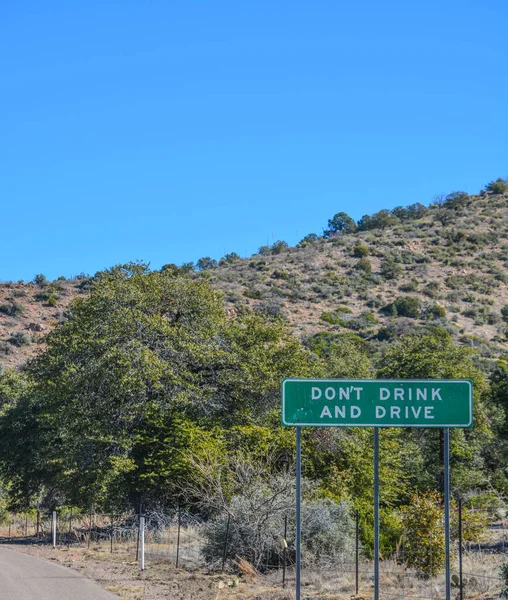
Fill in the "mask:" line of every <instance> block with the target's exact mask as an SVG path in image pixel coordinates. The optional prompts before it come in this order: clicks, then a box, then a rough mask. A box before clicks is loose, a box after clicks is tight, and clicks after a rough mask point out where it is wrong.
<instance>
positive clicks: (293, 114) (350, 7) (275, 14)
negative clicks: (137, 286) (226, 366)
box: [0, 0, 508, 280]
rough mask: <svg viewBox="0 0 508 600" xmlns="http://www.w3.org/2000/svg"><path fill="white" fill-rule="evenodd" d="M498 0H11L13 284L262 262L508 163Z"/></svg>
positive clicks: (4, 109) (3, 170)
mask: <svg viewBox="0 0 508 600" xmlns="http://www.w3.org/2000/svg"><path fill="white" fill-rule="evenodd" d="M507 24H508V3H507V2H506V1H505V0H484V1H482V2H478V1H476V0H471V1H468V0H445V1H444V2H443V0H427V1H426V2H419V1H414V2H408V1H407V0H400V1H393V0H384V1H383V2H380V1H379V0H363V1H361V0H357V1H355V2H353V1H348V2H346V1H342V2H341V1H338V0H335V1H319V0H316V1H313V2H309V1H308V2H299V1H296V0H293V1H292V2H278V1H270V2H268V1H264V0H255V1H254V0H253V1H250V0H245V1H244V0H238V1H236V2H234V1H233V0H230V1H228V2H225V1H222V0H217V1H212V0H210V1H207V2H205V1H200V2H195V1H192V0H185V2H182V1H180V2H176V1H174V2H173V1H169V0H165V1H152V2H142V1H141V0H138V1H136V2H134V1H128V0H122V1H121V2H120V1H113V0H111V1H105V2H103V1H99V0H95V1H94V0H86V1H85V0H82V1H78V0H73V1H72V2H64V1H61V2H53V1H51V0H45V1H44V2H40V1H39V0H37V1H35V0H34V1H30V0H27V1H25V2H16V1H14V0H4V1H3V2H2V3H1V6H0V57H1V58H0V66H1V73H2V76H1V79H0V107H1V112H0V115H1V116H0V138H1V142H2V143H1V144H0V222H1V228H0V280H18V279H25V280H29V279H32V278H33V276H34V275H35V274H36V273H44V274H46V276H47V277H49V278H56V277H57V276H59V275H65V276H69V275H73V274H77V273H80V272H86V273H94V272H95V271H97V270H99V269H102V268H104V267H107V266H111V265H113V264H116V263H119V262H126V261H129V260H136V259H143V260H145V261H148V262H150V263H151V264H152V267H154V268H159V267H160V266H161V265H163V264H165V263H168V262H175V263H178V264H180V263H182V262H186V261H191V260H194V261H195V260H197V259H198V258H199V257H201V256H212V257H215V258H220V257H221V256H222V255H224V253H225V252H232V251H236V252H238V253H240V254H241V255H250V254H252V253H253V252H255V251H256V250H257V248H258V247H259V246H260V245H262V244H266V243H267V242H268V243H271V242H272V241H273V240H278V239H283V240H286V241H287V242H289V243H290V244H291V245H293V244H295V243H296V242H297V241H298V240H299V239H300V238H302V237H303V236H304V235H305V234H307V233H309V232H316V233H320V232H321V230H322V228H323V227H325V226H326V222H327V220H328V218H330V217H331V216H332V215H333V214H334V213H336V212H339V211H345V212H348V213H349V214H351V215H352V216H353V217H354V218H356V219H358V218H360V217H361V216H362V215H363V214H365V213H372V212H374V211H376V210H379V209H380V208H391V207H394V206H396V205H400V204H402V205H406V204H410V203H413V202H416V201H419V202H422V203H426V204H427V203H429V202H430V201H432V199H433V197H434V196H435V194H438V193H447V192H450V191H452V190H457V189H463V190H466V191H468V192H469V193H473V192H477V191H479V190H480V189H481V188H482V187H483V186H484V185H485V184H486V183H487V182H488V181H490V180H492V179H494V178H497V177H499V176H503V177H504V176H507V175H508V143H507V140H508V117H507V114H508V110H507V107H508V77H507V75H508V66H507V65H508V38H507V36H506V27H507Z"/></svg>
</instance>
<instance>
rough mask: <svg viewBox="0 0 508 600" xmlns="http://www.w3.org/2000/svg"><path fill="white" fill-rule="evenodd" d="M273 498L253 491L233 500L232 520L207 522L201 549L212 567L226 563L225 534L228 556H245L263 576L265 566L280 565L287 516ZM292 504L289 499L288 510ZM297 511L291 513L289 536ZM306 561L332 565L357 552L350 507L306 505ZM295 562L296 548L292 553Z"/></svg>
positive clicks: (328, 502)
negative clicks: (270, 501)
mask: <svg viewBox="0 0 508 600" xmlns="http://www.w3.org/2000/svg"><path fill="white" fill-rule="evenodd" d="M270 497H271V493H270V492H269V491H267V490H265V489H262V488H260V489H255V490H252V491H251V493H250V495H249V496H247V495H237V496H234V497H233V498H232V499H231V502H230V506H229V512H230V513H231V515H232V518H230V520H229V532H228V516H227V514H226V513H224V514H222V515H220V516H219V517H217V518H216V519H214V520H210V521H208V522H207V523H206V524H205V526H204V527H203V534H204V537H205V545H204V547H203V549H202V552H203V556H204V557H205V560H206V561H207V562H211V563H213V562H220V561H221V560H222V557H223V552H224V545H225V542H226V533H228V540H229V541H228V548H229V549H230V551H229V552H228V554H229V556H234V555H237V556H240V557H242V558H244V559H246V560H248V561H249V562H250V563H251V564H252V565H253V566H254V567H255V568H256V569H258V570H261V571H263V570H264V569H265V568H266V567H265V565H267V564H268V565H274V564H278V563H279V558H280V554H281V543H280V539H281V537H282V534H283V520H284V513H283V511H282V510H280V508H278V507H279V506H281V505H284V502H283V500H282V499H278V500H277V502H276V503H273V505H274V508H273V509H272V510H270V506H271V505H272V503H269V502H268V501H269V499H270ZM290 502H291V500H290V499H289V498H288V499H287V504H289V503H290ZM292 514H293V511H289V515H288V516H289V519H288V521H290V523H288V525H289V526H290V530H293V529H294V523H292V522H291V521H292V520H293V519H292ZM302 532H303V535H302V558H303V560H304V561H305V563H306V564H307V565H309V564H313V563H315V562H316V561H318V560H320V558H327V559H333V558H337V557H339V556H340V555H342V554H344V553H345V552H348V551H352V550H353V548H354V544H353V540H354V524H353V519H352V515H351V509H350V507H349V504H347V503H346V502H344V501H342V502H340V503H338V504H336V503H335V502H332V501H331V500H303V501H302ZM289 556H290V559H292V558H293V556H294V547H292V546H290V548H289Z"/></svg>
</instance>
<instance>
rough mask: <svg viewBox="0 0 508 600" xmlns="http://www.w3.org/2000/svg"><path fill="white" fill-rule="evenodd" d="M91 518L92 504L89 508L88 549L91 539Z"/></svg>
mask: <svg viewBox="0 0 508 600" xmlns="http://www.w3.org/2000/svg"><path fill="white" fill-rule="evenodd" d="M92 516H93V502H92V504H91V506H90V525H89V527H88V547H89V548H90V540H91V539H92Z"/></svg>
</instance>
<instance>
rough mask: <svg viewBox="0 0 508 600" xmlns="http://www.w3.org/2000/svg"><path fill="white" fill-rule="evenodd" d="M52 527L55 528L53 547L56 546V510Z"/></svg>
mask: <svg viewBox="0 0 508 600" xmlns="http://www.w3.org/2000/svg"><path fill="white" fill-rule="evenodd" d="M52 526H53V527H52V529H53V532H52V533H53V548H56V510H54V511H53V519H52Z"/></svg>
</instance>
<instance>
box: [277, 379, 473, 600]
mask: <svg viewBox="0 0 508 600" xmlns="http://www.w3.org/2000/svg"><path fill="white" fill-rule="evenodd" d="M281 424H282V426H283V427H296V600H300V593H301V428H302V427H374V600H379V427H420V428H438V427H439V428H443V429H444V498H445V547H446V600H450V597H451V588H450V428H452V427H461V428H468V427H473V383H472V381H470V380H469V379H400V380H394V379H284V380H283V382H282V419H281Z"/></svg>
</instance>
